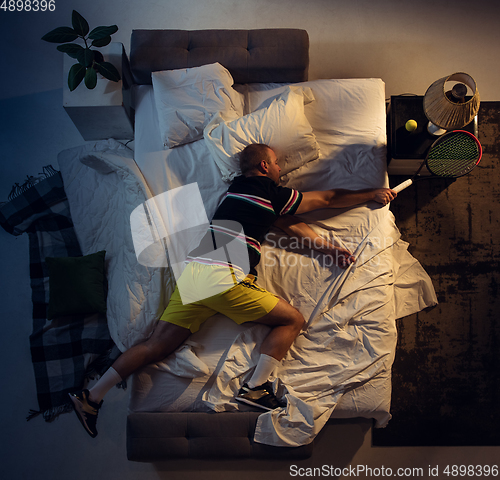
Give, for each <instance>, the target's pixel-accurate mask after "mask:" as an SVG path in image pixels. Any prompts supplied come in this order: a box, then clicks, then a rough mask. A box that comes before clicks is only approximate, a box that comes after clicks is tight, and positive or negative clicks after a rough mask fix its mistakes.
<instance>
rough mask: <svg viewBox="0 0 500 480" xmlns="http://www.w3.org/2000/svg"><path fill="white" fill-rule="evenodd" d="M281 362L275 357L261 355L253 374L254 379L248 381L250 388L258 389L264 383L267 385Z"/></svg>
mask: <svg viewBox="0 0 500 480" xmlns="http://www.w3.org/2000/svg"><path fill="white" fill-rule="evenodd" d="M280 365H281V362H280V361H278V360H276V359H275V358H274V357H270V356H269V355H266V354H265V353H262V354H261V355H260V358H259V361H258V362H257V366H256V367H255V370H254V372H253V375H252V378H251V379H250V380H249V381H248V386H249V387H250V388H255V387H258V386H259V385H262V384H263V383H266V382H267V381H268V380H269V377H270V376H271V373H273V371H274V369H275V368H277V367H279V366H280Z"/></svg>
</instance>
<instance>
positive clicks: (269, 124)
mask: <svg viewBox="0 0 500 480" xmlns="http://www.w3.org/2000/svg"><path fill="white" fill-rule="evenodd" d="M313 101H314V97H313V96H312V93H311V89H310V88H301V87H286V88H285V90H284V91H283V93H281V94H280V95H279V96H278V97H277V98H275V99H274V100H273V101H272V102H271V104H270V105H269V106H268V107H266V108H261V109H259V110H257V111H255V112H252V113H249V114H248V115H245V116H243V117H241V118H238V119H236V120H232V121H225V119H224V118H223V116H221V115H217V116H215V117H214V118H213V119H212V120H211V121H210V123H209V124H208V125H207V126H206V127H205V132H204V138H205V141H206V143H207V146H208V148H209V150H210V153H211V154H212V157H213V159H214V160H215V163H216V164H217V166H218V167H219V168H220V171H221V173H222V179H223V180H225V181H232V180H233V179H234V177H236V176H237V175H241V170H240V166H239V161H238V153H240V152H241V151H242V150H243V149H244V148H245V147H246V146H247V145H249V144H251V143H263V144H266V145H269V146H270V147H271V148H273V149H274V151H275V152H276V154H277V156H278V159H279V164H280V167H281V170H282V175H285V174H287V173H289V172H291V171H292V170H295V169H296V168H299V167H300V166H302V165H304V164H305V163H307V162H310V161H311V160H315V159H317V158H318V157H319V146H318V143H317V142H316V137H315V136H314V134H313V130H312V127H311V125H310V123H309V121H308V120H307V118H306V116H305V114H304V104H305V103H311V102H313Z"/></svg>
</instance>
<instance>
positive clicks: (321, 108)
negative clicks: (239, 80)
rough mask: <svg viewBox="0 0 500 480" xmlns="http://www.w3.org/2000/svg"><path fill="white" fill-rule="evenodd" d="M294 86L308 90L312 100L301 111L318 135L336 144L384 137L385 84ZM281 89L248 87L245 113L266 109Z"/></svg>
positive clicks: (341, 81) (329, 82)
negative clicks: (324, 136) (346, 139)
mask: <svg viewBox="0 0 500 480" xmlns="http://www.w3.org/2000/svg"><path fill="white" fill-rule="evenodd" d="M296 85H297V86H302V87H303V88H305V87H310V88H311V90H312V93H313V95H314V98H315V100H316V101H315V102H314V103H312V104H310V105H307V106H306V108H305V110H304V112H305V115H306V117H307V119H308V120H309V122H310V124H311V126H312V127H313V131H314V132H315V133H316V134H317V135H318V136H319V133H323V134H327V135H333V136H336V137H338V138H337V139H336V141H339V140H340V138H342V137H343V138H345V137H353V136H354V137H364V138H365V139H367V140H373V139H375V140H377V139H378V138H379V137H380V135H381V133H384V134H385V116H386V112H385V84H384V82H383V81H382V80H381V79H380V78H348V79H325V80H311V81H308V82H303V83H301V84H296ZM285 88H286V86H285V85H283V84H278V83H275V84H251V85H249V86H248V89H247V92H246V93H247V103H248V108H249V111H250V112H253V111H255V110H258V109H261V108H266V107H267V106H268V105H269V104H270V103H271V102H272V101H273V99H275V98H276V97H277V96H279V95H280V94H281V93H282V92H283V91H284V90H285ZM348 142H350V143H352V142H353V140H352V139H351V138H350V139H349V140H348Z"/></svg>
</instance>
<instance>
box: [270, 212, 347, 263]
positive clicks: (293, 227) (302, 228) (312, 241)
mask: <svg viewBox="0 0 500 480" xmlns="http://www.w3.org/2000/svg"><path fill="white" fill-rule="evenodd" d="M274 225H275V226H277V227H278V228H280V229H281V230H283V231H284V232H285V233H286V234H287V235H288V236H289V237H292V238H300V239H301V240H302V241H303V245H304V246H305V247H309V248H312V249H314V250H317V251H318V252H321V253H323V254H325V255H330V256H332V257H333V258H335V263H336V264H337V265H338V266H339V267H342V268H346V267H348V266H349V265H350V264H351V263H353V262H354V261H355V258H354V256H353V255H351V252H349V251H348V250H346V249H345V248H341V247H336V246H335V245H333V244H331V243H330V242H329V241H328V240H325V239H324V238H322V237H320V236H319V235H318V234H317V233H316V232H315V231H314V230H313V229H312V228H311V227H310V226H309V225H307V224H306V223H304V222H302V221H300V220H299V219H298V218H296V217H294V216H293V215H284V216H282V217H279V218H278V219H277V220H276V221H275V222H274Z"/></svg>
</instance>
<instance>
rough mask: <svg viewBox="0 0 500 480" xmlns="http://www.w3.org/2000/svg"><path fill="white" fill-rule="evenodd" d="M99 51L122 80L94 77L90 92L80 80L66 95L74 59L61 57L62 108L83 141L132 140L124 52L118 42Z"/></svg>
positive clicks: (127, 71)
mask: <svg viewBox="0 0 500 480" xmlns="http://www.w3.org/2000/svg"><path fill="white" fill-rule="evenodd" d="M99 51H100V52H101V53H102V54H103V55H104V60H105V61H107V62H111V63H112V64H113V65H114V66H115V67H116V68H117V70H118V72H120V76H121V77H122V79H121V80H120V81H119V82H111V81H110V80H107V79H105V78H104V77H102V76H101V75H98V77H99V78H98V80H97V86H96V87H95V88H94V89H93V90H89V89H88V88H87V87H86V86H85V83H84V82H83V81H82V83H80V85H78V87H77V88H76V89H75V90H73V91H72V92H70V90H69V87H68V72H69V69H70V68H71V66H72V65H74V64H75V63H76V60H75V59H74V58H70V57H69V56H68V55H64V68H63V71H64V80H63V106H64V109H65V110H66V112H68V115H69V116H70V118H71V120H73V123H74V124H75V126H76V128H77V129H78V131H79V132H80V134H81V135H82V137H83V139H84V140H106V139H108V138H114V139H116V140H133V139H134V126H133V115H134V111H133V109H132V108H131V90H132V89H131V86H132V81H131V76H130V73H129V65H128V59H127V56H126V54H125V49H124V48H123V45H122V44H121V43H110V44H109V45H107V46H106V47H103V48H100V49H99Z"/></svg>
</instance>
